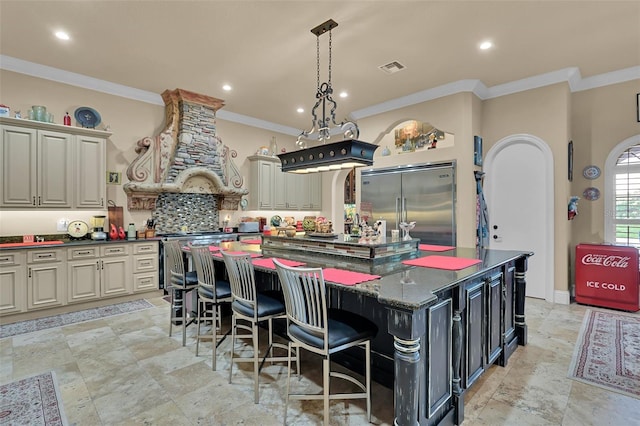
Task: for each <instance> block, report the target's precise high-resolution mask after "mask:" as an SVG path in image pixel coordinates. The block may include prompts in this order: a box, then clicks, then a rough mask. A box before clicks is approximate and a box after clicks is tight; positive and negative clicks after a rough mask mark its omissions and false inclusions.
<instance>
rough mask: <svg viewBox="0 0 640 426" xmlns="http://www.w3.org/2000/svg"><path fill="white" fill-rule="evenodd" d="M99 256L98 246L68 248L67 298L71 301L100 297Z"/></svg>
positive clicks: (76, 301) (83, 300)
mask: <svg viewBox="0 0 640 426" xmlns="http://www.w3.org/2000/svg"><path fill="white" fill-rule="evenodd" d="M99 256H100V249H99V247H98V246H82V247H73V248H69V249H67V283H68V287H67V291H68V294H67V300H68V301H69V303H79V302H85V301H88V300H95V299H98V298H100V260H99Z"/></svg>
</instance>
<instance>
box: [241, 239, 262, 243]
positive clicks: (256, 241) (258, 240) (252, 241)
mask: <svg viewBox="0 0 640 426" xmlns="http://www.w3.org/2000/svg"><path fill="white" fill-rule="evenodd" d="M240 242H241V243H242V244H262V240H260V239H257V240H242V241H240Z"/></svg>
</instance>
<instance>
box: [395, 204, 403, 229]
mask: <svg viewBox="0 0 640 426" xmlns="http://www.w3.org/2000/svg"><path fill="white" fill-rule="evenodd" d="M400 214H401V213H400V197H396V227H395V229H400V222H402V221H401V220H400Z"/></svg>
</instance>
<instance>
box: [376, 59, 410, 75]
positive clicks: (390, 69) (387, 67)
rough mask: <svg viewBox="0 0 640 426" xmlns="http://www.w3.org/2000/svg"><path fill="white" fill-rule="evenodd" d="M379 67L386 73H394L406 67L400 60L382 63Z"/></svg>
mask: <svg viewBox="0 0 640 426" xmlns="http://www.w3.org/2000/svg"><path fill="white" fill-rule="evenodd" d="M378 68H380V69H381V70H382V72H384V73H385V74H394V73H397V72H398V71H402V70H403V69H405V68H406V67H405V66H404V65H402V64H401V63H400V62H398V61H393V62H389V63H388V64H384V65H380V66H379V67H378Z"/></svg>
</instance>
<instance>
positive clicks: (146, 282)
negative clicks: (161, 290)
mask: <svg viewBox="0 0 640 426" xmlns="http://www.w3.org/2000/svg"><path fill="white" fill-rule="evenodd" d="M158 285H159V284H158V274H137V275H134V276H133V291H145V290H153V289H157V288H158Z"/></svg>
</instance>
